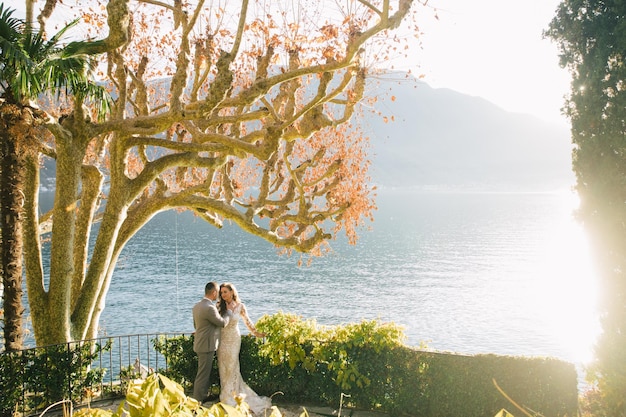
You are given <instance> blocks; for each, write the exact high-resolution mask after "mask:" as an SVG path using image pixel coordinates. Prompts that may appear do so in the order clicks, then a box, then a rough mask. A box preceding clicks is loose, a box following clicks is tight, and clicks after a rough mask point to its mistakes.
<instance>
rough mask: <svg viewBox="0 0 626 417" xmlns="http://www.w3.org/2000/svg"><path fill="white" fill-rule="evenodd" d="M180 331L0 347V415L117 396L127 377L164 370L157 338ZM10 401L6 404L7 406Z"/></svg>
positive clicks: (123, 388)
mask: <svg viewBox="0 0 626 417" xmlns="http://www.w3.org/2000/svg"><path fill="white" fill-rule="evenodd" d="M187 335H188V334H185V333H159V334H135V335H125V336H107V337H100V338H97V339H92V340H82V341H78V342H70V343H64V344H60V345H50V346H43V347H35V348H30V349H23V350H20V351H17V352H2V353H0V374H1V375H0V391H2V394H1V395H0V397H2V398H0V415H10V413H15V412H17V413H19V414H21V415H22V416H27V415H33V414H36V413H37V412H38V411H41V410H43V409H44V408H45V407H47V406H49V405H50V404H52V403H54V402H56V401H59V400H70V401H71V402H73V403H74V404H84V403H86V402H88V401H94V400H96V399H104V398H111V397H121V396H123V395H124V393H125V390H126V386H127V384H128V383H129V382H131V381H133V380H135V379H140V378H145V377H146V376H147V375H148V374H149V373H151V372H157V371H158V372H163V371H167V369H168V363H167V359H166V358H165V357H164V356H163V355H162V354H161V353H159V352H158V351H157V350H156V349H155V343H154V342H155V341H156V340H160V341H162V340H164V339H169V338H172V337H180V336H187ZM9 407H10V409H9Z"/></svg>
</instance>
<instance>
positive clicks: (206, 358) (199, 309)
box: [193, 281, 231, 403]
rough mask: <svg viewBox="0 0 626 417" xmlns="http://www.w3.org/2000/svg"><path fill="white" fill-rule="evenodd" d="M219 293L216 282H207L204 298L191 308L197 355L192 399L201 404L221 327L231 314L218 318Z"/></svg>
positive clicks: (209, 384)
mask: <svg viewBox="0 0 626 417" xmlns="http://www.w3.org/2000/svg"><path fill="white" fill-rule="evenodd" d="M218 292H219V286H218V285H217V283H216V282H213V281H211V282H208V283H207V284H206V286H205V287H204V298H203V299H202V300H200V301H198V302H197V303H196V305H194V306H193V326H194V328H195V329H196V332H195V334H194V339H193V350H194V351H195V352H196V353H197V354H198V373H197V374H196V380H195V381H194V383H193V398H195V399H196V400H198V401H199V402H200V403H202V402H203V401H204V400H206V398H207V394H208V391H209V388H210V387H211V383H210V378H211V368H213V358H214V357H215V351H216V350H217V346H218V345H219V343H220V333H221V329H222V327H224V326H226V325H227V324H228V321H229V320H230V315H231V312H230V311H227V313H226V314H227V315H226V317H222V316H220V313H219V312H218V311H217V307H216V306H215V300H216V299H217V295H218Z"/></svg>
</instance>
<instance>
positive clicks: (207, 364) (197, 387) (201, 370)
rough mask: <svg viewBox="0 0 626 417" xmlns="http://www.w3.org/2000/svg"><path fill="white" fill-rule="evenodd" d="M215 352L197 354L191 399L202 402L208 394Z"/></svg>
mask: <svg viewBox="0 0 626 417" xmlns="http://www.w3.org/2000/svg"><path fill="white" fill-rule="evenodd" d="M214 357H215V351H211V352H202V353H198V373H197V374H196V380H195V381H194V383H193V398H195V399H196V400H198V401H200V402H202V400H204V399H205V398H206V397H207V396H208V393H209V388H210V387H211V369H213V358H214Z"/></svg>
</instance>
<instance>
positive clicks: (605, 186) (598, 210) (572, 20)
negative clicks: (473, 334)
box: [546, 0, 626, 417]
mask: <svg viewBox="0 0 626 417" xmlns="http://www.w3.org/2000/svg"><path fill="white" fill-rule="evenodd" d="M625 16H626V2H624V1H621V0H608V1H598V0H565V1H562V2H561V4H560V5H559V7H558V9H557V12H556V16H555V17H554V19H553V20H552V22H551V23H550V27H549V29H548V30H547V31H546V35H547V36H548V37H549V38H551V39H553V40H554V41H556V43H557V44H558V46H559V48H560V57H561V64H562V65H563V66H565V67H567V68H568V69H569V70H570V72H571V74H572V84H571V90H570V95H569V98H568V100H567V102H566V105H565V112H566V114H567V115H568V116H569V118H570V120H571V123H572V141H573V143H574V145H575V146H574V151H573V166H574V171H575V173H576V178H577V182H576V189H577V191H578V194H579V196H580V201H581V203H580V210H579V213H578V214H579V217H580V219H581V221H582V222H583V224H584V225H585V228H586V230H587V232H588V234H589V236H590V240H591V247H592V250H593V252H594V255H595V258H596V265H597V268H598V272H599V274H598V275H599V277H600V286H599V287H600V291H601V300H600V313H601V322H602V328H603V332H602V334H601V336H600V337H599V339H598V342H597V345H596V360H595V363H594V364H593V367H592V369H591V372H590V373H589V374H590V375H591V376H592V378H593V380H594V382H595V383H597V384H598V387H599V388H600V392H601V394H602V397H603V401H604V404H605V406H606V410H605V412H606V413H607V415H610V416H616V417H620V416H626V400H625V397H624V392H626V205H625V203H624V202H625V201H626V88H625V83H626V60H625V57H626V18H625Z"/></svg>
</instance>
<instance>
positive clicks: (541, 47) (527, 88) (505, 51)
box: [15, 0, 570, 124]
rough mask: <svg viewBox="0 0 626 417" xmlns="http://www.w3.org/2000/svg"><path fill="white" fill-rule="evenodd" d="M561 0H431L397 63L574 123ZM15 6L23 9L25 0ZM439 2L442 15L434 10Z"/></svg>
mask: <svg viewBox="0 0 626 417" xmlns="http://www.w3.org/2000/svg"><path fill="white" fill-rule="evenodd" d="M559 2H560V0H429V1H428V8H420V14H421V16H420V18H419V19H420V20H419V21H418V24H419V26H420V28H421V29H422V31H423V36H422V48H421V49H419V48H417V47H416V48H414V52H413V53H412V56H413V59H411V60H410V61H409V63H404V62H402V63H399V62H394V63H393V65H394V67H395V69H400V70H411V72H412V73H413V74H415V75H419V74H423V75H424V79H423V80H424V81H425V82H427V83H428V84H429V85H431V86H432V87H445V88H450V89H453V90H456V91H459V92H461V93H466V94H470V95H474V96H480V97H483V98H485V99H487V100H489V101H491V102H493V103H495V104H497V105H499V106H500V107H502V108H504V109H506V110H509V111H514V112H522V113H530V114H534V115H536V116H538V117H541V118H543V119H546V120H551V121H558V122H559V123H562V124H569V122H568V121H567V119H566V118H565V117H564V116H562V115H561V114H560V108H561V107H562V105H563V96H564V95H565V94H566V93H567V91H568V88H569V79H570V77H569V74H568V73H567V71H566V70H564V69H562V68H560V67H559V65H558V57H557V48H556V45H554V44H553V43H552V42H551V41H550V40H547V39H545V40H544V39H542V35H541V34H542V31H543V30H544V29H546V28H547V27H548V24H549V22H550V20H552V17H553V16H554V11H555V10H556V7H557V5H558V4H559ZM15 3H17V4H16V5H15V6H16V7H17V8H18V9H23V1H21V0H20V1H17V2H15ZM433 9H436V10H437V15H438V17H439V19H438V20H437V19H435V18H434V17H433V15H434V12H433Z"/></svg>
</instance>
